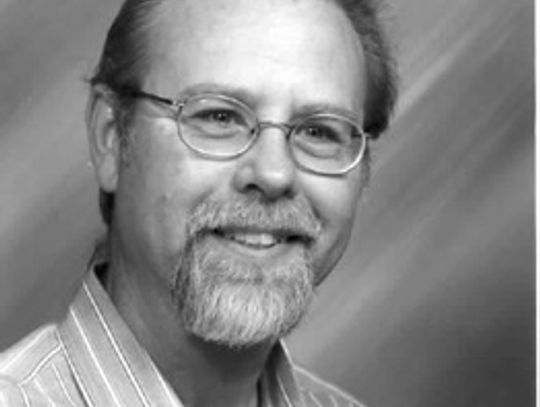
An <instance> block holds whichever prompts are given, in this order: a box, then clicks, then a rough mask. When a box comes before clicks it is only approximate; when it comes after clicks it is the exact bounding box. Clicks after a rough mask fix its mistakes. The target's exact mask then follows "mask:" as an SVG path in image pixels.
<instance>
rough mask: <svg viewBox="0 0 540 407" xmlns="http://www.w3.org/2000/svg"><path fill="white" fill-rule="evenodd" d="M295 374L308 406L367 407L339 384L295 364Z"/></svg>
mask: <svg viewBox="0 0 540 407" xmlns="http://www.w3.org/2000/svg"><path fill="white" fill-rule="evenodd" d="M293 369H294V374H295V377H296V380H297V383H298V387H299V389H300V393H301V394H302V396H303V398H304V400H305V404H306V406H316V407H322V406H324V407H326V406H331V407H366V406H364V405H363V404H362V403H360V402H359V401H358V400H356V399H355V398H354V397H353V396H351V395H350V394H348V393H346V392H345V391H343V390H341V389H339V388H338V387H337V386H335V385H333V384H331V383H329V382H327V381H325V380H324V379H321V378H320V377H318V376H317V375H315V374H314V373H312V372H310V371H308V370H306V369H304V368H303V367H300V366H297V365H295V366H294V367H293Z"/></svg>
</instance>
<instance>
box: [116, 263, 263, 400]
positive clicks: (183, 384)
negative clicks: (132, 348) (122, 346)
mask: <svg viewBox="0 0 540 407" xmlns="http://www.w3.org/2000/svg"><path fill="white" fill-rule="evenodd" d="M109 268H110V269H109V272H108V280H107V284H106V286H107V287H106V288H107V291H108V292H109V295H110V296H111V298H112V301H113V303H114V304H115V305H116V307H117V309H118V311H119V313H120V315H121V316H122V317H123V319H124V321H125V322H126V324H127V325H128V326H129V328H130V329H131V331H132V332H133V334H134V335H135V337H136V338H137V340H138V341H139V343H140V344H141V346H142V347H143V348H144V349H145V350H146V351H147V353H148V354H149V355H150V357H151V358H152V360H153V361H154V363H155V364H156V366H157V367H158V369H159V370H160V372H161V374H162V375H163V377H164V378H166V379H167V380H168V382H169V384H170V385H171V387H172V388H173V389H174V391H175V392H176V394H177V395H178V397H179V398H180V399H181V400H182V403H183V404H184V405H185V406H186V407H210V406H216V405H219V406H223V407H228V406H231V407H232V406H235V407H239V406H241V407H248V406H249V407H255V406H256V405H257V399H258V396H257V393H258V392H257V383H258V380H259V377H260V375H261V372H262V370H263V368H264V364H265V362H266V359H267V357H268V355H269V352H270V350H271V348H272V345H273V344H272V343H265V344H261V345H257V346H252V347H246V348H240V349H233V348H230V347H227V346H223V345H218V344H214V343H209V342H205V341H203V340H201V339H200V338H197V337H195V336H193V335H191V334H190V333H188V332H186V330H185V329H184V328H183V325H182V323H181V322H180V318H179V317H178V308H177V306H176V304H174V303H173V301H172V299H171V295H170V292H169V290H168V288H167V287H166V285H165V284H163V281H161V279H160V278H159V277H156V276H155V275H154V274H153V273H151V272H150V271H148V270H138V269H137V268H135V267H126V264H125V263H123V262H121V261H119V259H114V258H113V259H111V263H110V265H109Z"/></svg>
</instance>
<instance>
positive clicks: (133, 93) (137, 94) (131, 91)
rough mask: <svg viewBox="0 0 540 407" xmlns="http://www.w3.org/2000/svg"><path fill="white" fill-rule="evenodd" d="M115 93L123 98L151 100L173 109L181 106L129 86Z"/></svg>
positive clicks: (174, 101) (176, 102) (178, 103)
mask: <svg viewBox="0 0 540 407" xmlns="http://www.w3.org/2000/svg"><path fill="white" fill-rule="evenodd" d="M117 92H118V93H120V94H122V95H125V96H129V97H133V98H144V99H150V100H153V101H156V102H160V103H165V104H167V105H171V106H173V107H178V106H179V105H180V104H181V103H180V102H178V101H176V100H172V99H168V98H164V97H161V96H158V95H154V94H152V93H147V92H144V91H142V90H138V89H135V88H132V87H130V86H122V87H121V88H120V89H118V90H117Z"/></svg>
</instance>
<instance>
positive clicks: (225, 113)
mask: <svg viewBox="0 0 540 407" xmlns="http://www.w3.org/2000/svg"><path fill="white" fill-rule="evenodd" d="M196 118H197V119H198V120H202V121H204V122H207V123H212V124H217V125H220V126H229V125H232V124H239V123H242V118H241V116H240V115H239V114H238V113H237V112H235V111H231V110H202V111H200V112H198V113H197V114H196Z"/></svg>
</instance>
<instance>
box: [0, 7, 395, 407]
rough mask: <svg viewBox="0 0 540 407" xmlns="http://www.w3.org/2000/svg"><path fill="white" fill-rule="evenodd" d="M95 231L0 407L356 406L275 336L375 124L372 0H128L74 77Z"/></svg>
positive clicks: (337, 231)
mask: <svg viewBox="0 0 540 407" xmlns="http://www.w3.org/2000/svg"><path fill="white" fill-rule="evenodd" d="M91 85H92V86H91V88H92V90H91V95H90V99H89V104H88V110H87V126H88V140H89V146H90V154H91V159H92V163H93V166H94V169H95V174H96V179H97V182H98V184H99V187H100V191H101V196H100V198H101V199H100V203H101V209H102V213H103V217H104V220H105V222H106V223H107V225H108V236H107V241H106V244H105V245H104V246H103V247H102V248H101V249H100V250H98V251H97V252H96V255H95V256H94V258H93V260H92V262H91V264H90V267H89V272H88V276H87V278H86V279H85V281H84V283H83V286H82V289H81V291H80V292H79V294H78V295H77V297H76V298H75V300H74V302H73V304H72V305H71V307H70V309H69V312H68V314H67V316H66V319H65V320H64V321H62V322H61V323H59V324H54V325H49V326H46V327H44V328H41V329H39V330H38V331H36V332H34V333H33V334H31V335H30V336H28V337H27V338H25V339H24V340H23V341H21V342H20V343H19V344H16V345H15V346H14V347H13V348H12V349H11V350H9V351H8V352H6V353H4V355H3V356H2V358H1V363H0V404H2V403H3V404H2V405H28V406H30V405H71V406H86V405H90V406H139V405H142V406H154V405H155V406H158V405H159V406H179V405H184V406H194V407H205V406H320V405H325V406H326V405H328V406H334V405H338V406H353V405H354V406H358V405H359V403H358V402H356V401H354V400H353V399H352V398H351V397H349V396H347V395H346V394H344V393H343V392H341V391H339V390H337V389H336V388H334V387H333V386H331V385H329V384H327V383H325V382H323V381H321V380H320V379H317V378H315V377H314V376H313V375H311V374H309V373H307V372H305V371H304V370H302V369H300V368H297V367H295V366H293V365H292V363H291V361H290V360H289V357H288V356H287V354H286V352H285V351H284V348H283V344H282V343H281V341H280V339H281V338H283V336H284V335H286V334H287V333H288V332H289V331H290V330H291V329H292V328H294V326H295V325H296V324H297V323H298V322H299V320H300V319H301V317H302V315H303V314H304V313H305V311H306V308H307V306H308V304H309V302H310V299H311V297H312V294H313V290H314V287H316V286H317V285H318V284H320V283H321V282H322V281H323V280H324V278H325V277H326V276H327V275H328V273H329V272H330V271H331V270H332V269H333V267H334V265H335V264H336V262H337V261H338V259H339V258H340V257H341V255H342V253H343V251H344V249H345V246H346V244H347V241H348V238H349V233H350V230H351V225H352V221H353V215H354V213H355V210H356V205H357V201H358V198H359V196H360V194H361V193H362V189H363V186H364V185H365V182H366V180H367V177H368V171H369V167H368V160H367V154H368V139H373V138H376V137H377V136H378V135H379V134H380V133H381V132H382V131H383V130H384V129H385V128H386V126H387V124H388V117H389V114H390V111H391V108H392V105H393V101H394V94H395V91H394V83H393V72H392V66H391V64H390V61H389V56H388V50H387V48H386V45H385V42H384V39H383V37H382V35H381V33H380V29H379V25H378V22H377V16H376V9H375V6H374V4H372V2H370V1H361V0H359V1H333V0H296V1H293V0H258V1H253V0H234V1H233V0H127V1H126V3H125V4H124V6H123V8H122V9H121V11H120V13H119V15H118V16H117V18H116V20H115V22H114V24H113V26H112V28H111V30H110V32H109V35H108V38H107V41H106V45H105V49H104V53H103V55H102V59H101V62H100V64H99V66H98V69H97V72H96V75H95V76H94V77H93V78H92V80H91Z"/></svg>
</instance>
